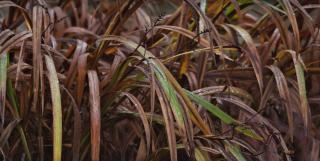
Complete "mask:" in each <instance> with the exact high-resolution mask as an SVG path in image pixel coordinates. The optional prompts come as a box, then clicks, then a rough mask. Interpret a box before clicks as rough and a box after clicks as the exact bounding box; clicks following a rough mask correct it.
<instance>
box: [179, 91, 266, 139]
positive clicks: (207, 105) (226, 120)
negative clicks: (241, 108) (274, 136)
mask: <svg viewBox="0 0 320 161" xmlns="http://www.w3.org/2000/svg"><path fill="white" fill-rule="evenodd" d="M185 91H186V93H187V95H188V96H189V98H190V99H191V100H193V101H194V102H196V103H198V104H199V105H201V106H202V107H203V108H205V109H206V110H208V111H209V112H210V113H211V114H213V115H214V116H216V117H218V118H219V119H220V120H221V121H222V122H224V123H226V124H228V125H235V126H236V128H235V129H236V130H237V131H239V132H241V133H242V134H244V135H246V136H249V137H251V138H253V139H256V140H263V138H262V137H261V136H259V135H258V134H256V133H255V132H254V131H253V130H252V129H250V128H248V127H245V126H243V125H241V124H240V123H239V122H238V121H237V120H235V119H234V118H232V117H231V116H230V115H228V114H227V113H225V112H224V111H222V110H221V109H220V108H219V107H217V106H215V105H213V104H212V103H210V102H209V101H207V100H205V99H203V98H202V97H201V96H199V95H197V94H194V93H192V92H190V91H188V90H185Z"/></svg>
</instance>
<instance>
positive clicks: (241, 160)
mask: <svg viewBox="0 0 320 161" xmlns="http://www.w3.org/2000/svg"><path fill="white" fill-rule="evenodd" d="M225 146H226V148H227V149H228V151H229V152H230V153H231V154H232V155H233V156H234V157H235V158H236V159H237V160H238V161H247V160H246V159H245V158H244V156H243V155H242V153H241V150H240V148H239V147H237V146H235V145H232V144H231V143H229V142H227V141H225Z"/></svg>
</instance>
